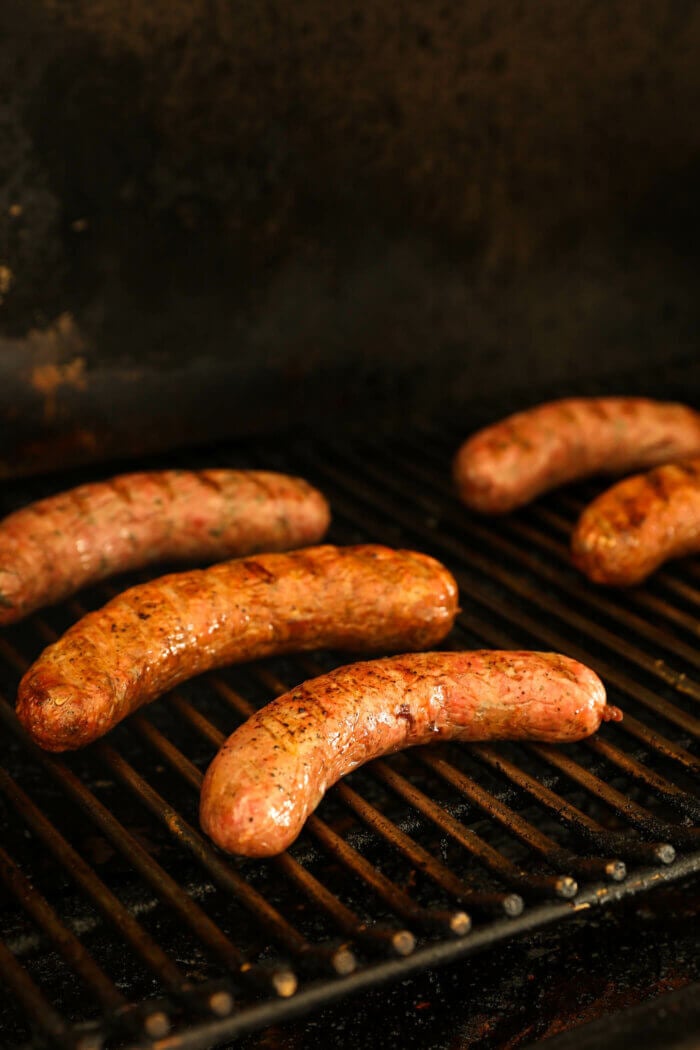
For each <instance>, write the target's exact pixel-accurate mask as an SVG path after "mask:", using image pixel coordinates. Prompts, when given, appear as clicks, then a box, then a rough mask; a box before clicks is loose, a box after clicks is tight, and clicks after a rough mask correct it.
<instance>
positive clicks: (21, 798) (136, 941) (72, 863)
mask: <svg viewBox="0 0 700 1050" xmlns="http://www.w3.org/2000/svg"><path fill="white" fill-rule="evenodd" d="M0 719H2V721H3V722H4V724H5V725H6V726H8V727H9V728H10V729H12V728H13V726H12V723H13V722H14V721H15V719H14V715H13V713H12V712H11V711H10V709H9V706H8V704H7V701H6V700H5V699H4V698H3V699H1V700H0ZM18 728H19V727H18ZM0 791H2V793H3V795H4V796H5V798H6V799H7V800H8V801H9V802H10V803H11V804H12V805H13V807H14V809H15V810H16V811H17V812H18V813H19V814H20V816H21V817H22V818H23V820H24V822H25V823H26V824H27V825H28V826H29V827H30V828H31V830H32V831H33V833H34V834H35V835H36V836H37V838H39V839H40V840H41V841H42V842H43V843H44V845H45V846H46V847H47V848H48V849H49V851H50V852H51V853H52V854H53V856H54V857H55V858H56V859H57V860H58V861H59V863H60V864H61V866H62V867H63V868H64V869H65V870H66V871H68V872H69V873H70V875H71V877H72V878H73V880H74V881H75V882H76V883H77V884H78V886H80V888H81V889H82V890H83V891H84V892H85V893H86V894H87V895H88V896H89V897H90V899H91V900H92V901H93V902H94V903H95V904H96V905H97V907H98V908H99V909H100V911H101V912H102V914H103V915H104V916H105V917H106V918H107V920H108V921H109V922H110V923H111V924H113V925H114V927H115V929H116V930H117V931H118V932H119V933H120V934H121V935H122V936H123V938H124V939H125V940H126V941H127V943H129V944H130V945H131V947H132V948H133V949H134V951H135V953H136V954H137V955H138V956H139V957H140V958H141V959H142V960H143V962H144V963H145V964H146V965H147V966H148V968H149V969H150V970H151V972H152V973H153V974H154V975H155V976H156V977H157V978H158V980H159V981H160V983H161V984H162V985H164V986H165V987H166V988H167V989H168V991H170V992H171V993H172V994H174V995H176V996H177V997H178V998H180V999H182V1000H184V999H185V998H186V995H187V989H188V986H187V982H186V981H185V978H184V976H183V975H182V973H181V972H180V970H179V968H178V966H177V965H176V964H175V963H174V962H173V961H172V960H171V959H170V958H169V957H168V956H167V955H166V954H165V952H163V950H162V949H161V948H160V946H159V945H157V944H156V942H155V941H154V940H153V939H152V938H151V937H150V936H149V934H148V933H146V931H145V930H144V929H143V927H142V926H141V925H140V923H139V922H137V920H136V919H135V918H134V917H133V915H131V913H130V912H129V911H127V909H126V908H125V907H124V906H123V905H122V903H121V901H119V900H118V899H117V898H116V897H115V896H114V894H113V893H112V892H111V890H109V889H108V888H107V886H105V884H104V883H103V882H102V880H101V879H100V878H99V876H98V875H96V874H95V872H94V871H92V869H91V868H90V866H89V865H88V864H87V863H86V862H85V861H84V860H83V859H82V857H81V856H80V855H79V854H78V853H76V851H75V850H74V849H73V847H72V846H71V845H70V844H69V843H68V842H67V841H66V839H64V837H63V836H62V835H61V834H60V833H59V832H58V831H56V829H55V828H54V826H53V825H52V824H51V822H50V821H49V820H47V818H46V817H45V816H44V814H43V813H42V812H41V810H40V809H39V808H38V807H37V806H36V805H35V804H34V803H33V802H32V800H31V799H30V798H29V796H28V795H27V794H25V792H24V791H22V789H21V788H20V787H19V785H18V784H16V783H15V782H14V780H13V779H12V778H11V777H10V775H9V774H8V773H6V772H5V771H4V770H3V769H2V768H0ZM141 1015H142V1017H143V1025H144V1030H145V1031H146V1033H147V1034H148V1035H149V1036H151V1037H153V1038H160V1037H161V1036H164V1035H165V1034H166V1033H167V1031H168V1029H169V1027H170V1024H169V1020H168V1017H167V1014H166V1013H165V1012H164V1010H163V1007H162V1004H160V1003H155V1004H149V1003H148V1002H146V1003H144V1004H143V1007H142V1010H141Z"/></svg>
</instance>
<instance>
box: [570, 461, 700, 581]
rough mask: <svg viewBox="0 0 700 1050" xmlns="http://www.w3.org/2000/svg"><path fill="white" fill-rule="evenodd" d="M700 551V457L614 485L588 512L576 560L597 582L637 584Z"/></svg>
mask: <svg viewBox="0 0 700 1050" xmlns="http://www.w3.org/2000/svg"><path fill="white" fill-rule="evenodd" d="M699 551H700V459H692V460H687V461H685V462H682V463H669V464H666V465H665V466H663V467H656V468H655V469H654V470H650V471H649V472H648V473H647V474H637V475H635V476H634V477H631V478H625V480H624V481H620V482H618V484H617V485H613V487H612V488H611V489H608V490H607V492H604V493H602V495H600V496H598V498H597V499H595V500H593V502H592V503H591V504H589V506H588V507H586V509H585V510H584V511H583V513H582V515H581V517H580V518H579V520H578V523H577V525H576V528H575V529H574V533H573V535H572V539H571V554H572V558H573V561H574V564H575V565H576V566H577V567H578V568H579V569H580V570H581V572H583V573H585V575H586V576H588V578H589V579H590V580H592V581H593V582H594V583H604V584H610V585H612V586H614V587H631V586H633V585H634V584H636V583H641V582H642V580H644V579H646V577H647V576H649V574H650V573H652V572H654V570H655V569H657V568H658V567H659V566H660V565H661V564H662V562H664V561H666V560H667V559H668V558H680V557H682V556H683V555H685V554H695V553H697V552H699Z"/></svg>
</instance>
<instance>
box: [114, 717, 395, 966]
mask: <svg viewBox="0 0 700 1050" xmlns="http://www.w3.org/2000/svg"><path fill="white" fill-rule="evenodd" d="M131 726H132V728H135V729H136V730H137V731H138V732H139V733H140V734H141V735H142V736H143V737H144V738H145V739H146V740H148V742H149V743H150V744H151V746H152V747H154V748H155V749H156V751H157V752H158V754H159V755H161V756H162V757H163V758H165V759H166V761H167V762H168V763H169V764H170V765H171V767H172V768H173V769H174V770H175V771H176V772H177V773H179V774H180V776H182V777H183V779H184V780H186V781H187V783H188V784H189V785H190V787H192V788H194V790H195V791H196V792H197V793H199V791H200V789H201V786H202V781H203V780H204V776H203V774H202V773H201V772H200V771H199V770H198V769H197V767H196V766H195V765H194V764H193V763H192V762H190V761H189V759H188V758H186V757H185V756H184V755H183V754H182V752H181V751H179V750H178V748H176V747H175V746H174V744H172V743H171V742H170V741H169V740H168V739H167V738H166V737H165V736H163V734H162V733H161V732H160V731H159V730H158V729H156V728H155V726H153V725H151V723H150V722H149V721H148V720H147V719H145V718H144V717H143V716H141V715H136V716H135V717H134V718H132V720H131ZM273 863H275V865H276V866H277V867H279V868H280V870H281V871H282V872H283V873H284V875H285V876H287V877H289V878H290V879H292V880H293V881H294V882H295V883H296V885H297V886H299V888H300V889H301V890H302V891H303V892H304V893H305V894H306V896H307V897H308V898H309V900H310V901H311V902H312V903H313V904H315V905H317V906H318V907H321V908H323V909H324V911H326V912H327V913H328V914H329V915H330V916H331V918H332V919H333V921H334V922H335V923H337V925H338V926H339V927H340V928H341V929H342V931H343V932H344V933H345V934H347V935H348V936H349V937H352V938H353V939H357V940H360V941H362V942H367V944H369V945H370V946H371V947H374V948H375V949H379V950H382V951H385V950H387V949H389V950H392V951H394V952H396V954H397V955H410V953H411V952H412V951H413V949H414V948H415V945H416V939H415V937H414V936H413V934H412V933H411V932H410V931H409V930H400V929H398V930H397V929H388V928H385V927H380V926H368V925H367V924H366V923H363V922H362V920H361V919H360V918H359V917H358V916H357V915H355V914H354V912H352V911H351V910H350V909H349V908H348V907H347V906H346V905H345V904H343V903H342V902H341V901H340V900H339V899H338V898H337V897H336V896H335V895H334V894H332V893H331V892H330V891H329V890H328V889H327V888H326V887H325V886H324V885H323V883H321V882H319V880H318V879H316V878H315V877H314V876H313V875H312V874H311V872H309V871H307V870H306V869H305V868H304V867H303V866H302V865H301V864H299V862H298V861H296V860H295V859H294V858H293V857H292V856H290V854H288V853H283V854H281V855H280V856H278V857H275V858H273Z"/></svg>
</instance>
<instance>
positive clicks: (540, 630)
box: [309, 452, 700, 842]
mask: <svg viewBox="0 0 700 1050" xmlns="http://www.w3.org/2000/svg"><path fill="white" fill-rule="evenodd" d="M309 456H310V458H311V459H312V461H313V463H314V465H315V466H316V468H317V469H318V470H320V471H324V470H325V473H326V475H327V476H330V477H332V478H333V482H334V484H337V485H339V486H340V487H341V489H346V490H348V491H352V492H353V493H354V494H355V495H356V496H357V497H358V498H359V499H360V500H362V501H363V503H365V504H366V503H367V499H366V495H365V490H364V486H363V485H362V483H361V482H358V481H357V480H356V479H355V478H353V479H350V478H347V477H345V475H344V474H343V473H342V472H341V471H340V470H339V469H337V468H335V467H332V466H331V467H328V466H326V465H325V464H323V463H321V462H320V461H319V459H318V457H316V456H315V455H314V454H313V452H312V453H309ZM386 480H387V485H385V491H386V487H387V486H388V478H387V479H386ZM382 484H383V485H384V481H382ZM334 502H335V506H336V509H337V508H338V507H340V510H341V513H342V514H343V516H345V517H346V518H348V519H349V520H350V521H351V522H353V523H354V524H358V517H359V515H358V512H357V511H355V509H354V507H353V506H352V505H351V504H348V502H347V501H346V500H342V497H341V500H338V499H336V500H335V501H334ZM373 506H377V507H380V508H381V510H382V512H383V514H384V515H386V516H387V517H389V518H390V520H391V519H392V518H393V517H395V518H396V519H397V520H398V521H400V522H401V523H402V524H406V525H407V527H408V528H410V529H412V531H413V532H415V533H418V534H420V535H421V536H423V535H425V536H427V538H429V539H431V538H432V540H433V542H437V543H439V544H440V545H441V546H443V547H444V548H445V549H450V550H451V549H452V548H453V547H454V546H456V547H457V549H458V550H459V552H460V554H461V555H462V558H463V560H466V559H468V557H469V552H465V551H463V550H462V545H459V544H456V545H455V544H453V543H452V542H451V541H449V540H448V539H446V538H445V537H444V536H440V537H438V538H437V540H436V537H435V536H431V533H430V530H429V529H427V528H423V527H422V526H421V524H420V522H415V521H413V519H411V518H410V516H409V515H406V514H403V513H402V512H401V509H400V508H397V507H395V506H394V505H393V504H392V503H390V502H388V501H386V500H385V499H384V498H383V497H382V498H380V497H376V498H375V500H374V504H373ZM363 510H364V507H363ZM377 528H378V529H379V534H380V535H381V534H382V532H384V533H386V526H383V524H379V525H378V526H377ZM494 571H495V569H494ZM455 575H456V576H457V579H458V580H459V581H460V583H461V584H462V585H463V586H464V587H466V588H469V583H470V581H465V579H464V577H463V575H462V574H460V572H459V571H457V572H456V573H455ZM469 589H470V594H471V597H472V598H473V599H474V600H476V601H478V602H480V603H482V604H484V605H486V606H487V607H491V608H495V609H497V610H498V611H499V612H502V614H503V615H504V616H506V617H507V618H509V619H510V620H511V621H514V622H515V623H516V624H518V625H522V624H523V623H524V622H526V617H525V616H524V614H522V613H521V612H520V610H515V609H509V608H507V607H505V603H502V602H501V601H498V600H493V599H492V598H491V596H490V595H489V596H486V595H485V594H484V593H483V592H481V591H478V590H476V589H472V588H469ZM532 633H534V634H535V636H536V637H539V638H543V639H545V640H546V641H547V643H548V644H552V643H553V647H554V648H558V649H563V650H564V651H568V652H569V653H570V654H571V655H573V656H576V657H577V658H579V659H581V660H582V661H584V662H588V663H589V664H591V665H592V666H593V667H595V668H597V669H598V670H599V672H600V673H601V675H602V676H603V677H604V678H607V679H608V680H610V679H611V678H613V672H612V670H611V669H608V668H607V667H606V666H605V665H603V666H601V661H599V660H595V659H592V658H591V657H590V656H589V654H587V653H581V651H580V650H579V649H578V647H575V646H573V645H572V644H571V643H566V642H564V641H563V640H560V639H559V638H558V637H557V636H556V634H555V633H554V632H552V631H550V630H549V629H548V628H546V627H545V626H543V625H541V624H537V623H534V624H533V630H532ZM579 654H580V655H579ZM627 691H628V692H629V695H631V696H633V697H636V698H637V699H643V702H644V703H645V704H648V705H649V706H653V707H656V706H657V704H658V705H659V706H662V707H663V710H664V714H670V715H671V717H672V719H674V720H676V719H678V720H681V721H685V719H686V716H685V714H684V713H683V712H679V711H678V709H676V708H675V707H674V706H673V705H672V704H670V703H668V702H665V701H661V700H657V698H656V697H655V696H654V694H652V693H648V691H647V692H645V691H643V690H641V688H640V687H637V689H633V688H632V687H631V685H630V687H628V690H627ZM647 695H648V698H647ZM667 709H668V710H667ZM691 721H695V720H692V719H691ZM698 724H699V725H700V723H698ZM621 725H622V726H623V727H624V721H623V722H622V723H621ZM591 783H592V782H591ZM598 784H599V786H598V787H597V790H598V791H600V792H605V790H606V785H605V784H603V783H602V782H600V781H599V782H598ZM654 821H656V823H655V824H654V825H653V826H655V827H656V828H657V829H660V828H664V829H665V833H664V837H667V836H668V833H669V831H670V832H671V833H672V834H673V835H674V836H675V837H676V838H677V839H678V840H679V841H684V842H685V841H687V835H686V832H687V829H685V828H679V827H678V826H677V825H671V824H668V822H661V821H660V820H659V819H658V818H655V817H653V816H652V814H648V828H651V827H652V822H654Z"/></svg>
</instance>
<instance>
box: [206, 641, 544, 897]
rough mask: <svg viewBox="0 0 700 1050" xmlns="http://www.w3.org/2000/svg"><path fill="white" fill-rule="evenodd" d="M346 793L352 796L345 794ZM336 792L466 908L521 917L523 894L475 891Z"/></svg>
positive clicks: (238, 702) (241, 703)
mask: <svg viewBox="0 0 700 1050" xmlns="http://www.w3.org/2000/svg"><path fill="white" fill-rule="evenodd" d="M299 663H300V664H301V665H302V666H304V665H305V663H306V661H305V660H304V658H303V657H300V658H299ZM311 673H312V674H315V673H317V672H316V671H315V670H313V671H311ZM208 680H209V684H210V685H212V687H213V688H214V689H215V690H216V691H217V692H218V693H219V695H220V696H222V697H223V698H224V699H225V700H226V701H227V702H228V703H229V705H230V706H231V707H232V708H233V709H234V711H236V713H237V714H239V715H240V716H241V717H243V718H247V717H249V715H250V714H252V713H253V711H254V710H255V709H254V708H253V706H252V704H249V703H248V701H247V700H245V699H244V698H243V697H242V696H240V695H239V694H238V693H236V692H235V691H234V690H233V689H231V688H230V686H229V685H228V684H227V683H226V682H224V681H223V680H222V679H221V678H220V677H219V676H218V675H209V676H208ZM272 690H273V692H278V690H276V689H275V686H274V685H273V686H272ZM343 789H345V791H347V792H348V794H345V792H344V790H343ZM334 790H335V791H336V793H337V797H339V798H341V800H342V801H343V802H344V803H345V804H346V805H348V806H349V807H350V808H351V809H352V810H353V812H355V813H356V814H358V815H360V814H359V810H360V809H361V810H362V814H361V819H362V820H363V821H364V822H365V823H366V824H367V826H368V827H371V828H372V830H374V831H375V832H376V833H377V834H378V835H381V836H382V837H383V838H384V839H385V841H386V842H388V843H389V845H391V846H394V847H395V848H396V849H398V850H399V852H401V853H403V855H404V856H405V857H407V858H408V860H410V861H411V863H412V864H414V865H416V867H418V868H420V869H421V871H423V872H424V873H425V874H426V875H428V877H429V878H431V879H432V880H433V881H434V882H435V883H436V884H437V885H438V886H440V887H441V888H442V889H444V890H445V891H446V892H447V893H449V894H450V895H451V896H453V897H454V898H455V899H456V900H457V901H459V903H460V904H464V905H465V907H468V908H471V909H474V910H475V911H485V912H489V913H491V914H502V913H505V914H506V915H509V916H515V915H520V913H521V912H522V910H523V900H522V897H520V896H519V894H517V893H495V892H483V891H478V890H474V889H472V887H470V886H469V885H468V884H467V883H465V882H463V881H462V880H461V879H458V878H457V877H456V876H455V875H454V873H453V872H452V871H450V870H449V868H446V867H445V866H444V865H443V864H441V863H440V862H439V861H438V860H436V859H435V857H433V856H431V855H430V854H429V853H428V852H427V851H426V850H424V849H423V848H422V847H421V846H420V845H419V844H418V843H417V842H415V841H414V840H413V839H412V838H411V837H410V836H409V835H407V834H405V832H402V831H401V830H400V829H399V828H397V827H396V825H395V824H393V822H392V821H390V820H387V818H386V817H384V816H383V814H382V813H380V812H379V810H378V809H377V808H376V807H375V806H372V805H371V804H370V803H369V802H367V801H366V800H365V799H363V798H361V796H360V795H358V794H357V792H355V791H350V789H349V788H347V786H346V785H343V784H338V785H336V787H335V789H334Z"/></svg>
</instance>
